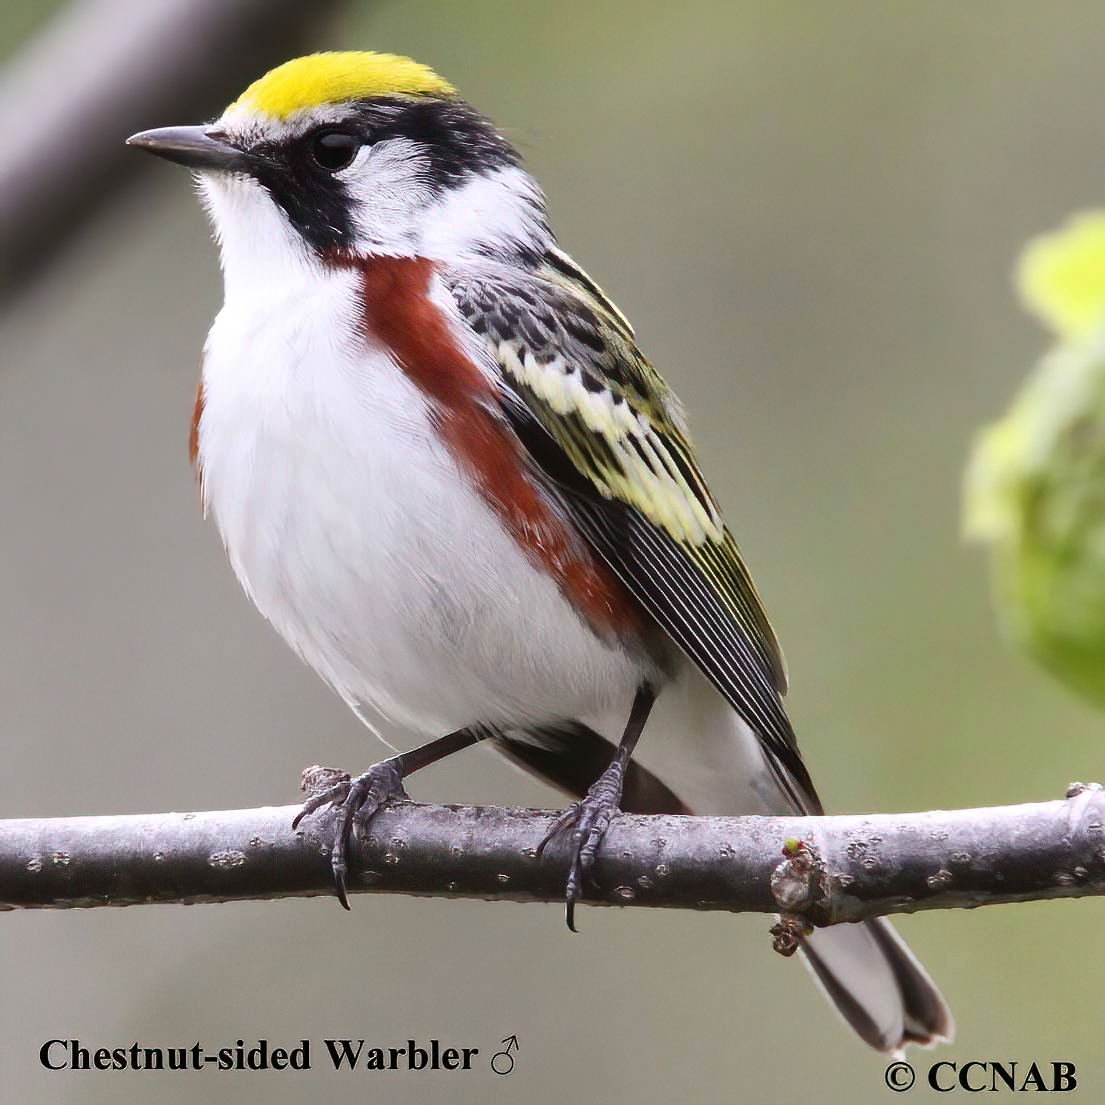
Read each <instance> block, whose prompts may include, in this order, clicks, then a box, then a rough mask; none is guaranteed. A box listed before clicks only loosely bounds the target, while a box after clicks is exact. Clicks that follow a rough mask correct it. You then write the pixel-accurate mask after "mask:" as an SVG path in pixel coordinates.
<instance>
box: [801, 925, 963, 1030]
mask: <svg viewBox="0 0 1105 1105" xmlns="http://www.w3.org/2000/svg"><path fill="white" fill-rule="evenodd" d="M802 951H803V953H804V955H805V959H806V962H807V963H808V964H809V966H810V968H811V970H812V971H813V973H814V975H815V976H816V978H817V980H818V982H819V983H820V984H821V986H822V988H823V989H824V990H825V993H826V994H827V995H828V996H829V998H830V999H831V1001H832V1002H833V1004H834V1005H835V1006H836V1008H837V1010H838V1011H839V1012H840V1014H841V1016H842V1017H843V1018H844V1019H845V1020H846V1021H847V1022H848V1024H849V1025H851V1027H852V1028H853V1029H855V1031H856V1032H857V1033H858V1034H859V1035H860V1037H862V1039H863V1040H864V1041H865V1042H866V1043H868V1044H870V1045H871V1047H873V1048H875V1049H876V1050H878V1051H887V1052H893V1051H900V1050H901V1049H902V1048H903V1047H905V1045H906V1044H920V1045H921V1046H923V1047H931V1046H933V1045H934V1044H938V1043H942V1042H950V1041H951V1039H952V1037H953V1035H954V1033H955V1024H954V1022H953V1021H952V1015H951V1011H950V1010H949V1009H948V1007H947V1005H946V1004H945V1002H944V999H943V998H942V997H941V996H940V991H939V990H937V989H936V986H935V984H934V983H933V981H932V979H931V978H929V976H928V974H927V972H926V971H925V969H924V967H922V966H921V964H920V963H919V962H918V961H917V959H916V957H915V956H914V955H913V953H912V952H911V951H910V950H909V948H908V947H906V945H905V942H904V941H903V940H902V938H901V937H900V936H899V935H898V934H897V933H896V932H895V931H894V928H893V926H892V925H891V924H890V922H889V921H887V920H886V919H885V918H882V917H880V918H878V919H877V920H874V921H866V922H864V923H863V924H859V925H848V924H845V925H836V926H833V927H832V928H825V929H818V930H817V931H815V932H814V933H813V934H812V935H810V936H809V937H807V939H806V940H805V941H804V943H803V946H802Z"/></svg>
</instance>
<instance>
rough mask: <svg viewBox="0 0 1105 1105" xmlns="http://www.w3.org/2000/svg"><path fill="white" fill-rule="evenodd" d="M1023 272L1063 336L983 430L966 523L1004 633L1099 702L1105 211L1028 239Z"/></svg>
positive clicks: (1103, 622) (1039, 307)
mask: <svg viewBox="0 0 1105 1105" xmlns="http://www.w3.org/2000/svg"><path fill="white" fill-rule="evenodd" d="M1018 280H1019V285H1020V290H1021V294H1022V297H1023V299H1024V301H1025V304H1026V306H1027V307H1028V308H1029V309H1030V310H1032V311H1033V312H1034V313H1035V314H1037V315H1038V316H1039V317H1040V318H1042V319H1043V320H1044V321H1045V322H1046V323H1047V324H1048V325H1050V326H1051V327H1052V328H1053V329H1054V330H1055V331H1056V332H1057V334H1058V336H1059V343H1058V344H1057V345H1056V347H1055V348H1054V349H1053V350H1052V351H1051V352H1049V353H1048V354H1047V355H1046V356H1045V357H1044V358H1043V359H1042V360H1041V362H1040V364H1039V365H1038V367H1037V368H1036V370H1035V371H1034V372H1033V373H1032V375H1031V376H1030V377H1029V379H1028V381H1027V382H1026V383H1025V385H1024V387H1023V388H1022V389H1021V392H1020V394H1019V395H1018V396H1017V398H1016V399H1015V400H1014V402H1013V405H1012V407H1011V408H1010V410H1009V412H1008V413H1007V414H1006V415H1005V417H1004V418H1003V419H1001V421H999V422H997V423H995V424H994V425H992V426H990V427H988V428H987V429H985V430H984V431H983V432H982V433H981V434H980V436H979V438H978V441H977V443H976V446H975V450H974V454H973V456H972V457H971V460H970V464H969V466H968V469H967V478H966V488H965V502H964V526H965V530H966V533H967V535H968V536H969V537H971V538H973V539H976V540H979V541H984V542H987V543H988V544H989V545H990V548H991V555H992V573H993V583H994V591H995V600H996V605H997V610H998V614H999V617H1000V619H1001V622H1002V625H1003V627H1004V629H1005V631H1006V633H1007V634H1008V635H1009V636H1010V637H1011V638H1012V639H1013V640H1014V641H1015V642H1016V643H1017V644H1018V645H1020V646H1021V647H1022V648H1024V649H1025V650H1027V651H1028V652H1029V653H1030V654H1031V655H1032V656H1033V657H1035V659H1037V660H1038V661H1039V662H1040V663H1041V664H1043V666H1044V667H1046V668H1047V669H1048V670H1049V671H1051V672H1052V673H1053V674H1054V675H1056V676H1057V677H1058V678H1059V679H1061V680H1062V681H1063V682H1064V683H1066V684H1067V685H1068V686H1070V687H1072V688H1074V689H1075V690H1077V691H1079V692H1081V693H1082V694H1084V695H1086V696H1087V697H1089V698H1090V699H1092V700H1093V701H1095V702H1097V703H1099V704H1101V705H1105V213H1102V212H1091V213H1087V214H1083V215H1079V216H1077V217H1075V218H1074V219H1072V220H1071V221H1070V222H1069V223H1068V224H1067V226H1066V227H1065V228H1063V229H1062V230H1061V231H1059V232H1057V233H1055V234H1051V235H1046V236H1044V237H1041V238H1038V239H1036V240H1035V241H1033V242H1032V243H1030V244H1029V246H1028V247H1027V248H1026V250H1025V252H1024V255H1023V256H1022V259H1021V263H1020V266H1019V270H1018Z"/></svg>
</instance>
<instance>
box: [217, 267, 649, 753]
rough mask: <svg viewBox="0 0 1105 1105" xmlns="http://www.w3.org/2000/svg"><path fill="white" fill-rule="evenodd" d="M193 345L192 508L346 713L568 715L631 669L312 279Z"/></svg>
mask: <svg viewBox="0 0 1105 1105" xmlns="http://www.w3.org/2000/svg"><path fill="white" fill-rule="evenodd" d="M289 275H290V274H289V272H288V271H287V270H285V271H284V272H283V273H282V276H281V279H280V281H279V282H278V283H277V282H268V283H267V288H266V289H265V293H264V294H258V288H257V285H256V283H255V282H246V286H247V287H248V289H249V294H242V295H232V294H231V287H232V285H231V282H230V281H228V299H227V304H226V306H225V307H224V309H223V310H222V312H221V313H220V314H219V316H218V318H217V319H216V321H215V324H214V326H213V328H212V330H211V334H210V337H209V339H208V343H207V350H206V357H205V362H204V393H205V407H204V413H203V417H202V420H201V423H200V432H199V461H200V464H201V465H202V471H203V479H204V488H205V502H206V504H207V506H208V507H209V509H210V510H211V512H212V513H213V514H214V517H215V520H216V522H217V523H218V526H219V529H220V531H221V533H222V536H223V540H224V542H225V544H226V548H227V551H228V553H229V555H230V560H231V563H232V565H233V567H234V570H235V572H236V573H237V575H238V578H239V579H240V580H241V582H242V584H243V586H244V587H245V588H246V591H247V592H248V593H249V595H250V596H251V598H252V599H253V601H254V602H255V603H256V604H257V606H258V608H259V609H260V610H261V612H262V613H263V614H264V615H265V617H267V618H268V619H269V620H270V621H271V622H272V623H273V625H274V626H275V627H276V628H277V629H278V630H279V631H280V633H281V634H282V635H283V636H284V638H285V639H286V640H287V641H288V643H289V644H291V646H292V647H293V648H294V649H296V651H297V652H299V653H300V655H301V656H303V658H304V659H305V660H306V661H307V662H308V663H309V664H311V665H312V667H314V668H315V669H316V670H317V671H318V672H319V674H320V675H322V677H323V678H324V679H326V680H327V682H329V683H330V684H331V685H332V686H333V687H334V688H335V689H336V690H337V691H338V692H339V693H340V694H341V695H342V696H343V697H344V698H345V699H346V700H347V701H349V702H350V703H353V704H361V703H364V704H368V705H370V706H372V707H373V708H375V709H376V710H378V711H380V712H381V713H383V714H384V715H385V716H387V717H390V718H391V719H393V720H395V721H397V722H399V723H401V724H404V725H406V726H408V727H411V728H413V729H416V730H419V731H421V732H424V733H426V734H433V735H437V734H439V733H443V732H446V731H449V730H452V729H456V728H459V727H461V726H464V725H470V724H473V723H476V722H487V723H493V724H504V725H505V724H509V723H512V722H513V723H524V722H527V721H547V720H551V719H554V718H572V717H582V716H584V715H586V714H590V713H593V712H595V711H596V710H601V709H603V708H605V707H607V706H609V705H610V704H611V703H613V702H621V701H624V700H626V696H627V695H631V694H632V690H633V688H634V687H635V685H636V683H637V681H638V678H639V671H638V668H637V666H636V663H635V661H633V660H631V659H630V658H629V657H628V656H627V655H626V654H625V653H624V652H622V651H621V650H620V649H618V648H611V647H608V646H606V645H604V644H603V643H602V642H600V641H599V640H598V639H597V638H596V637H595V636H594V635H593V634H592V633H591V631H590V630H589V629H588V628H587V627H586V626H585V625H584V623H583V622H582V621H581V619H580V618H579V617H578V616H577V615H576V613H575V612H574V610H573V609H572V608H571V606H570V605H569V604H568V603H567V602H566V601H565V600H564V598H563V597H562V596H561V594H560V592H559V591H558V589H557V587H556V585H555V583H554V582H553V581H552V580H551V579H550V578H549V577H547V576H546V575H544V574H543V573H541V572H539V571H538V570H536V569H535V568H534V567H533V565H532V564H531V562H530V561H529V560H528V559H527V558H526V556H525V554H524V553H523V552H522V551H521V550H520V549H519V548H518V546H517V545H516V544H515V542H514V541H513V539H512V538H511V537H510V536H509V535H508V534H507V533H506V532H505V530H504V529H503V527H502V525H501V524H500V522H499V520H498V517H497V516H496V515H495V514H494V513H493V512H492V510H491V509H490V508H489V507H488V506H487V505H486V504H485V503H484V501H483V500H482V499H481V498H480V496H479V494H478V493H477V491H476V490H475V489H474V488H472V487H471V486H470V485H469V483H468V482H467V480H466V479H465V478H464V477H463V476H462V475H461V473H460V472H459V471H458V469H457V467H456V465H455V464H454V462H453V459H452V457H451V456H450V455H449V454H448V453H447V452H446V450H445V448H444V447H443V446H442V445H441V444H440V443H439V440H438V438H437V436H436V434H435V432H434V429H433V426H432V424H431V421H430V417H429V411H428V408H427V405H426V402H425V401H424V399H423V397H422V395H421V393H420V392H419V391H418V390H417V388H416V387H415V385H414V384H412V383H411V382H410V381H409V380H408V378H407V377H406V376H405V375H404V374H403V372H402V371H401V370H400V369H399V368H398V367H397V366H396V364H395V363H394V362H393V360H392V359H391V357H390V356H389V355H388V354H387V352H386V351H385V350H384V349H382V348H373V347H371V346H370V345H368V346H366V343H365V339H364V337H363V336H361V335H360V334H357V333H355V332H354V331H353V327H352V326H351V322H350V320H351V319H353V318H354V317H355V311H354V303H355V285H354V277H353V276H352V275H351V274H349V273H339V272H331V271H329V270H323V269H321V268H319V267H317V266H314V265H308V266H304V267H303V269H302V272H300V273H299V275H298V277H297V278H296V279H294V280H293V279H289Z"/></svg>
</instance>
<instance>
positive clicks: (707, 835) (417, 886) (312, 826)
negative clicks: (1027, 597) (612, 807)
mask: <svg viewBox="0 0 1105 1105" xmlns="http://www.w3.org/2000/svg"><path fill="white" fill-rule="evenodd" d="M297 809H298V807H295V806H281V807H265V808H262V809H254V810H233V811H224V812H213V813H186V814H176V813H170V814H153V815H144V816H125V817H72V818H47V819H26V820H11V821H0V909H19V908H43V907H55V908H65V907H74V906H82V907H83V906H100V905H135V904H139V903H147V902H220V901H231V900H238V899H250V898H280V897H299V896H310V895H317V894H330V893H332V892H333V884H332V879H331V873H330V861H329V847H328V845H329V842H330V841H331V839H332V837H333V824H334V814H333V811H332V810H325V811H320V812H319V813H317V814H314V815H312V816H311V817H309V818H308V819H307V820H306V821H305V822H304V823H303V824H302V825H301V826H300V827H299V829H298V830H297V831H294V832H293V831H292V828H291V822H292V818H293V816H294V815H295V813H296V811H297ZM553 817H554V815H553V814H552V813H550V812H548V811H542V810H523V809H501V808H496V807H486V808H476V807H453V806H423V805H414V804H410V803H404V804H402V805H397V806H394V807H392V808H390V809H385V810H383V811H381V812H380V813H379V814H377V816H376V817H375V818H374V819H373V821H372V823H371V826H370V831H369V832H368V833H367V834H363V833H362V834H358V836H357V838H356V839H355V841H354V844H353V846H352V848H351V855H350V866H351V872H350V877H349V889H350V892H351V893H394V894H419V895H431V896H437V897H453V898H482V899H495V900H509V901H527V902H533V901H538V902H559V901H562V900H563V894H564V880H565V877H566V868H565V862H564V857H563V853H562V851H561V850H560V848H559V847H558V846H556V845H552V846H550V848H549V850H548V852H547V854H546V857H545V859H544V860H538V859H537V857H536V854H535V848H536V845H537V844H538V842H539V841H540V840H541V838H542V837H543V835H544V833H545V832H546V830H547V829H548V827H549V825H550V824H551V822H552V819H553ZM594 876H595V880H596V883H597V886H596V887H591V888H589V891H588V896H587V899H586V900H587V901H589V902H591V903H592V904H596V905H601V904H605V905H620V906H626V905H644V906H659V907H667V908H684V909H717V910H728V911H731V912H761V913H776V912H780V911H782V912H783V913H784V914H787V915H790V916H791V917H792V918H793V917H796V916H797V917H801V919H802V921H803V922H811V923H814V924H817V925H825V924H834V923H836V922H840V921H857V920H861V919H863V918H868V917H877V916H881V915H884V914H890V913H911V912H914V911H916V910H922V909H951V908H971V907H974V906H978V905H990V904H996V903H1002V902H1021V901H1034V900H1040V899H1045V898H1071V897H1084V896H1089V895H1095V894H1103V893H1105V791H1102V789H1101V787H1100V786H1098V785H1097V784H1090V785H1089V786H1082V785H1081V784H1074V785H1073V786H1072V787H1071V790H1070V792H1069V793H1068V796H1067V798H1066V799H1065V800H1063V801H1057V802H1043V803H1038V804H1031V805H1020V806H1004V807H995V808H991V809H976V810H958V811H954V812H950V813H945V812H930V813H910V814H877V815H860V816H852V815H848V816H837V817H808V818H799V817H669V816H663V817H642V816H633V815H628V814H623V815H621V816H619V817H617V818H615V820H614V822H613V824H612V825H611V828H610V831H609V834H608V836H607V838H606V840H605V841H604V843H603V845H602V848H601V849H600V852H599V858H598V861H597V862H596V864H595V868H594ZM777 946H778V945H777ZM780 950H784V949H782V948H781V949H780Z"/></svg>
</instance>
